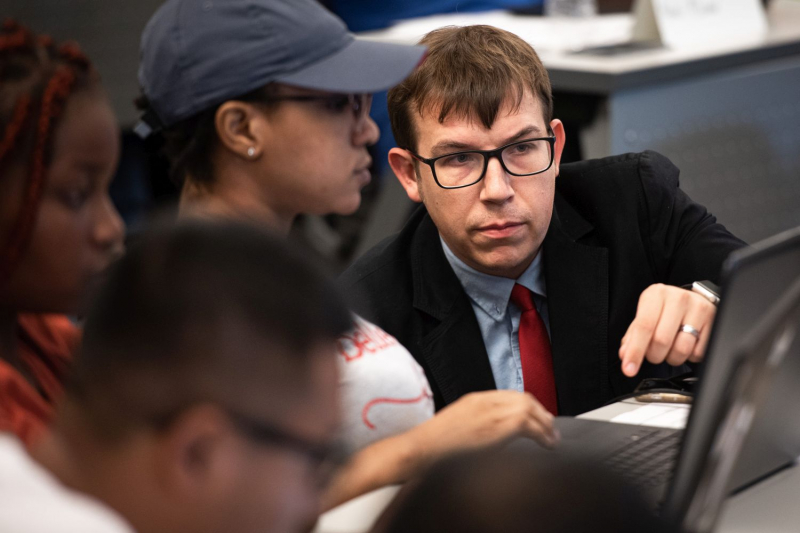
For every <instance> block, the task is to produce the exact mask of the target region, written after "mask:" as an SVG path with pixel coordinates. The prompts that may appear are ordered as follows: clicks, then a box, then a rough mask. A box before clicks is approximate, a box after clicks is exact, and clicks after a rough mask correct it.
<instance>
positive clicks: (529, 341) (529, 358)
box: [511, 284, 558, 415]
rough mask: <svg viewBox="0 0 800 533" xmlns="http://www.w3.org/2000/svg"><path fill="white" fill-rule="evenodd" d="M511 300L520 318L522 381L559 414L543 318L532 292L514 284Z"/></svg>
mask: <svg viewBox="0 0 800 533" xmlns="http://www.w3.org/2000/svg"><path fill="white" fill-rule="evenodd" d="M511 302H512V303H513V304H514V305H516V306H517V307H518V308H519V310H520V311H522V316H521V317H520V320H519V357H520V361H521V363H522V382H523V384H524V385H525V392H530V393H531V394H533V396H534V397H535V398H536V399H537V400H539V403H541V404H542V405H543V406H544V408H545V409H547V410H548V411H550V412H551V413H553V414H554V415H557V414H558V401H557V399H556V382H555V378H554V377H553V354H552V353H551V351H550V338H549V337H548V336H547V329H546V328H545V325H544V321H543V320H542V317H541V316H539V312H538V311H536V306H535V305H534V303H533V293H532V292H531V291H529V290H528V289H526V288H525V287H523V286H522V285H519V284H515V285H514V289H513V290H512V291H511Z"/></svg>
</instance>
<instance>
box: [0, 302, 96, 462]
mask: <svg viewBox="0 0 800 533" xmlns="http://www.w3.org/2000/svg"><path fill="white" fill-rule="evenodd" d="M17 332H18V333H17V337H18V341H19V342H18V345H17V349H18V357H19V360H20V364H21V365H22V366H23V368H24V371H25V373H26V375H27V376H28V377H29V379H26V378H25V376H24V375H23V374H22V373H21V372H20V371H19V370H18V369H16V368H14V367H13V366H12V365H11V364H9V363H8V362H6V361H3V360H2V359H0V431H10V432H12V433H15V434H16V435H17V436H18V437H19V438H20V439H21V440H22V442H24V443H25V445H26V446H27V447H30V446H31V444H32V443H34V442H35V441H36V439H37V438H38V437H40V436H41V435H42V433H43V432H44V430H45V429H46V427H47V426H48V425H49V424H50V421H51V420H52V418H53V414H54V411H55V403H56V402H57V401H58V400H59V399H60V398H61V396H62V394H63V391H64V379H65V377H66V374H67V372H68V370H69V368H70V365H71V361H72V358H73V355H74V353H75V350H76V349H77V348H78V344H79V343H80V336H81V334H80V330H79V329H78V328H77V327H75V326H74V325H73V324H72V322H70V320H69V319H68V318H67V317H66V316H64V315H46V314H20V315H19V317H18V328H17Z"/></svg>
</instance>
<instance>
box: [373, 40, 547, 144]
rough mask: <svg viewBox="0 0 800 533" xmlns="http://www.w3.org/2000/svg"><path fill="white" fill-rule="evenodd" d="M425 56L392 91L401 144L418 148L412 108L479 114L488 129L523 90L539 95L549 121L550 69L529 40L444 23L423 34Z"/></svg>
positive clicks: (441, 116)
mask: <svg viewBox="0 0 800 533" xmlns="http://www.w3.org/2000/svg"><path fill="white" fill-rule="evenodd" d="M420 44H424V45H425V46H427V47H428V54H427V56H426V59H425V61H424V62H423V63H422V64H421V65H420V66H419V67H417V69H416V70H415V71H414V72H412V73H411V75H410V76H409V77H408V78H406V79H405V81H403V82H402V83H401V84H399V85H397V86H396V87H394V88H393V89H391V90H390V91H389V96H388V105H389V118H390V119H391V122H392V132H393V133H394V138H395V141H396V142H397V145H398V146H400V147H401V148H405V149H408V150H414V151H416V150H417V146H416V144H417V135H416V132H415V131H414V123H413V121H412V117H411V115H412V112H416V113H418V114H422V113H423V112H431V113H433V112H436V111H438V113H439V122H444V119H446V118H447V117H448V115H449V114H450V113H457V114H458V115H460V116H465V117H469V116H472V117H475V118H477V119H478V120H480V121H481V123H482V124H483V125H484V126H486V127H487V128H490V127H491V126H492V124H493V123H494V120H495V118H496V117H497V113H498V111H499V110H500V106H501V105H502V104H503V103H504V102H506V101H507V100H508V99H509V98H512V99H514V100H512V102H515V105H516V106H519V104H520V103H521V102H522V98H523V96H524V94H525V91H526V90H527V91H530V92H531V94H532V95H533V96H534V97H537V98H539V101H540V102H541V106H542V113H543V115H544V120H545V122H546V123H548V124H549V122H550V121H551V120H552V118H553V95H552V90H551V88H550V78H549V76H548V74H547V70H546V69H545V68H544V65H542V62H541V61H540V60H539V56H538V55H536V52H535V51H534V50H533V48H532V47H531V45H529V44H528V43H526V42H525V41H523V40H522V39H521V38H520V37H518V36H517V35H514V34H513V33H510V32H507V31H505V30H501V29H498V28H494V27H492V26H465V27H446V28H440V29H438V30H434V31H432V32H430V33H428V34H427V35H426V36H425V37H423V38H422V40H421V41H420Z"/></svg>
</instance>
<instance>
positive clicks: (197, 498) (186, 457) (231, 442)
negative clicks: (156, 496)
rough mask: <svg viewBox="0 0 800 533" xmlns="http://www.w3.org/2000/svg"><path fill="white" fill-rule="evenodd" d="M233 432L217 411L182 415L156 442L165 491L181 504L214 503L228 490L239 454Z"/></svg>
mask: <svg viewBox="0 0 800 533" xmlns="http://www.w3.org/2000/svg"><path fill="white" fill-rule="evenodd" d="M236 444H237V443H236V441H235V438H234V436H233V428H232V426H231V424H230V422H229V420H228V417H227V416H226V415H225V413H224V412H223V411H221V410H220V409H219V408H218V407H215V406H213V405H210V404H203V405H198V406H194V407H191V408H189V409H187V410H186V411H184V412H182V413H181V414H180V415H179V416H178V417H177V418H176V419H175V420H174V421H173V422H172V423H171V424H170V426H169V427H168V428H166V429H165V430H164V432H163V434H162V435H161V437H160V440H159V446H160V450H159V456H158V463H159V467H160V468H159V470H160V477H161V480H162V483H163V484H165V488H166V489H167V490H168V491H169V492H171V493H173V495H174V496H175V497H176V498H178V499H179V500H181V501H194V502H203V501H213V499H214V498H218V497H222V496H224V495H225V494H226V492H227V490H228V488H229V487H230V486H231V483H232V480H233V477H234V475H235V472H236V471H237V462H238V454H237V452H236V449H237V446H236Z"/></svg>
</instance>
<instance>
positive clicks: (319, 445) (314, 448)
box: [149, 407, 350, 487]
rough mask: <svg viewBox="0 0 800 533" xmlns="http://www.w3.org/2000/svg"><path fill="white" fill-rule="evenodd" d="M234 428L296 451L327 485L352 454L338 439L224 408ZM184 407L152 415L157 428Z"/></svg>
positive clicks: (263, 442) (254, 439) (320, 482)
mask: <svg viewBox="0 0 800 533" xmlns="http://www.w3.org/2000/svg"><path fill="white" fill-rule="evenodd" d="M221 409H222V410H223V411H224V412H225V414H226V415H227V416H228V418H229V419H230V421H231V422H232V423H233V425H234V427H235V428H236V429H237V430H238V431H239V432H240V433H241V434H242V435H243V436H244V437H246V438H247V439H249V440H251V441H252V442H254V443H255V444H258V445H262V446H270V447H277V448H281V449H283V450H286V451H288V452H292V453H296V454H299V455H300V456H302V457H303V458H305V459H306V461H307V462H308V465H309V467H310V472H311V473H312V475H313V477H314V482H315V483H316V484H317V485H318V486H320V487H324V486H326V485H327V484H328V482H329V481H330V480H331V478H332V477H333V475H334V474H335V473H336V471H337V470H338V469H339V467H341V466H342V465H343V464H344V463H345V462H346V461H347V459H348V457H349V455H350V454H349V453H348V452H349V451H348V450H347V448H346V446H344V444H343V443H342V442H340V441H338V440H335V441H332V442H321V441H314V440H311V439H309V438H306V437H302V436H299V435H297V434H295V433H293V432H292V431H290V430H287V429H284V428H282V427H280V426H278V425H277V424H274V423H272V422H264V421H261V420H257V419H255V418H253V417H251V416H249V415H245V414H244V413H241V412H239V411H237V410H235V409H231V408H229V407H221ZM183 410H184V409H174V410H171V411H169V412H168V413H165V414H162V415H159V416H151V417H149V419H150V423H152V424H153V425H154V426H155V427H156V428H161V429H163V428H166V427H167V426H169V424H171V423H172V422H173V421H174V420H175V418H176V417H177V416H178V415H179V414H180V413H181V412H183Z"/></svg>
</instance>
